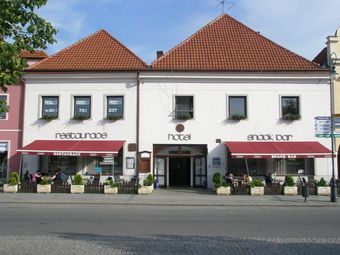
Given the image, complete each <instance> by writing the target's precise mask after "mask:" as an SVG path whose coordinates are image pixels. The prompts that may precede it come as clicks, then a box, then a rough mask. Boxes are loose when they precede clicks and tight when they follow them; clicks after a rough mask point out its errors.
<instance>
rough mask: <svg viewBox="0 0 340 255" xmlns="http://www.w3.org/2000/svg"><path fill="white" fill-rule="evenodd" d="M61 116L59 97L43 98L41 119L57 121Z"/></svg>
mask: <svg viewBox="0 0 340 255" xmlns="http://www.w3.org/2000/svg"><path fill="white" fill-rule="evenodd" d="M58 116H59V97H58V96H43V97H42V113H41V118H42V119H46V120H52V119H57V118H58Z"/></svg>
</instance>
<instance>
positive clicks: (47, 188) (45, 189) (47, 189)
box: [37, 184, 51, 193]
mask: <svg viewBox="0 0 340 255" xmlns="http://www.w3.org/2000/svg"><path fill="white" fill-rule="evenodd" d="M37 193H51V184H44V185H42V184H37Z"/></svg>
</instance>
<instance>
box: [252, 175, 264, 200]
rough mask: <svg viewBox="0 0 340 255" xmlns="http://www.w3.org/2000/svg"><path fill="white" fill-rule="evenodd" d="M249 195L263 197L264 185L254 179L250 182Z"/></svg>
mask: <svg viewBox="0 0 340 255" xmlns="http://www.w3.org/2000/svg"><path fill="white" fill-rule="evenodd" d="M250 195H253V196H254V195H258V196H263V195H264V183H263V181H262V180H260V179H254V180H252V181H251V182H250Z"/></svg>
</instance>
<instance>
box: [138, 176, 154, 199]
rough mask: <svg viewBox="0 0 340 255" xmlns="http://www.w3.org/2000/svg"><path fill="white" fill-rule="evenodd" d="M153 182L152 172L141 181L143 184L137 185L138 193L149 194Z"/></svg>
mask: <svg viewBox="0 0 340 255" xmlns="http://www.w3.org/2000/svg"><path fill="white" fill-rule="evenodd" d="M153 183H154V178H153V176H152V174H149V175H148V176H147V177H146V178H145V180H144V181H143V186H142V185H138V194H139V195H149V194H151V193H152V191H153Z"/></svg>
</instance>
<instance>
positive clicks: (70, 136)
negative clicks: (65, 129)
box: [55, 132, 107, 140]
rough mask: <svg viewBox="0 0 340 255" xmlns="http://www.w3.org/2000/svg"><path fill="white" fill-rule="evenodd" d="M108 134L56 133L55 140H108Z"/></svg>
mask: <svg viewBox="0 0 340 255" xmlns="http://www.w3.org/2000/svg"><path fill="white" fill-rule="evenodd" d="M106 138H107V133H96V132H93V133H73V132H69V133H56V134H55V139H61V140H64V139H66V140H67V139H75V140H82V139H97V140H98V139H106Z"/></svg>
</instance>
